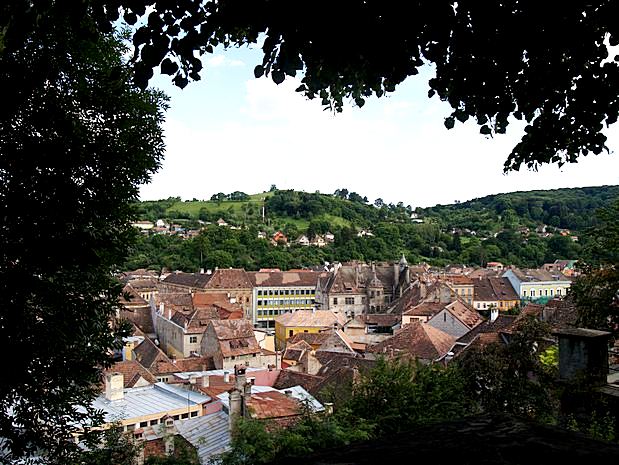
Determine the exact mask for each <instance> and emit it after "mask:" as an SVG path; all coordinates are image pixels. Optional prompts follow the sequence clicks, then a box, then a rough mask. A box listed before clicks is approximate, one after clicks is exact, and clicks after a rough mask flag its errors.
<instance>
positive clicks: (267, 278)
mask: <svg viewBox="0 0 619 465" xmlns="http://www.w3.org/2000/svg"><path fill="white" fill-rule="evenodd" d="M248 275H249V277H250V279H251V281H252V284H253V285H254V286H255V287H287V286H308V287H316V284H317V283H318V279H319V278H321V277H326V276H327V275H328V273H327V272H326V271H324V272H316V271H310V270H307V271H305V270H303V271H270V272H260V271H257V272H250V273H248Z"/></svg>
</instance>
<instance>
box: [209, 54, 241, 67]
mask: <svg viewBox="0 0 619 465" xmlns="http://www.w3.org/2000/svg"><path fill="white" fill-rule="evenodd" d="M205 65H206V66H209V67H211V68H222V67H237V66H245V63H243V62H242V61H241V60H236V59H233V58H228V57H226V56H225V55H222V54H217V55H212V56H209V57H208V58H207V59H206V60H205Z"/></svg>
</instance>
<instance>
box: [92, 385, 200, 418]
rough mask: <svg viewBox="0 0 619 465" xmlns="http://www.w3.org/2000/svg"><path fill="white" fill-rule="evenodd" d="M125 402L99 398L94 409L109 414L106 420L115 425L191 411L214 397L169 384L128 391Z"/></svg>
mask: <svg viewBox="0 0 619 465" xmlns="http://www.w3.org/2000/svg"><path fill="white" fill-rule="evenodd" d="M123 391H124V398H123V399H122V400H115V401H109V400H107V399H106V398H105V396H103V395H100V396H98V397H97V398H96V399H95V400H94V402H93V403H92V406H93V407H94V408H96V409H100V410H103V411H104V412H105V421H106V422H113V421H117V420H125V419H129V418H136V417H141V416H146V415H156V414H161V415H164V414H165V413H166V412H169V411H172V410H178V409H183V408H184V409H187V407H188V406H189V405H197V404H203V403H206V402H209V401H210V400H211V398H210V397H207V396H204V395H202V394H198V393H196V392H193V391H189V390H185V389H180V388H177V387H174V386H171V385H168V384H165V383H156V384H153V385H150V386H144V387H139V388H129V389H124V390H123Z"/></svg>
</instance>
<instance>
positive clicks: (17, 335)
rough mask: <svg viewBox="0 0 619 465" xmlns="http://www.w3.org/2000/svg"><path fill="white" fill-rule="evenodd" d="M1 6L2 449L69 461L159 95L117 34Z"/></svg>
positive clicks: (109, 311)
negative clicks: (5, 361)
mask: <svg viewBox="0 0 619 465" xmlns="http://www.w3.org/2000/svg"><path fill="white" fill-rule="evenodd" d="M41 3H42V2H38V3H37V6H40V5H41ZM20 5H21V4H20ZM48 6H49V5H48ZM65 6H66V7H68V8H69V9H75V10H76V12H79V13H83V11H82V10H81V9H82V8H83V4H82V3H80V4H79V5H75V6H73V5H65ZM0 8H1V12H2V14H1V15H0V18H1V21H0V30H2V31H3V35H1V36H0V84H1V85H2V88H3V89H5V90H6V92H5V96H4V97H3V103H2V105H0V182H1V183H2V186H3V188H2V190H1V192H0V217H1V218H2V226H1V227H0V243H2V247H1V249H0V293H1V294H2V296H3V301H4V304H3V306H2V310H0V339H1V340H2V341H3V348H4V353H5V355H7V356H8V355H10V357H11V369H10V373H9V372H7V373H6V375H5V376H2V377H1V379H0V437H4V438H6V442H5V443H4V446H5V447H6V451H3V452H6V453H8V454H9V455H8V456H5V457H0V461H2V460H4V459H5V458H7V459H8V460H11V459H15V458H16V457H20V456H22V455H28V454H30V453H33V452H34V451H35V450H37V449H38V448H40V449H41V450H42V451H44V452H43V453H44V454H49V456H50V457H54V459H56V460H58V461H62V460H64V459H63V457H66V456H67V454H69V453H70V452H72V451H75V444H73V443H72V437H71V433H72V432H73V431H74V430H75V429H77V428H79V427H80V425H83V424H84V423H85V424H88V423H89V422H91V421H96V419H97V417H96V416H94V415H93V412H91V411H83V410H78V409H77V406H78V405H83V406H86V405H88V404H89V403H90V400H91V399H92V397H93V395H95V393H96V390H97V384H98V383H99V381H100V368H101V367H102V366H105V365H106V364H108V363H109V361H110V360H109V353H110V350H111V349H112V348H114V347H116V346H117V345H118V344H119V337H120V336H121V335H122V334H123V331H124V330H125V329H124V328H123V327H121V326H118V325H117V324H116V323H112V324H110V323H111V322H112V320H113V317H114V315H115V312H116V309H117V299H118V295H119V293H120V287H119V285H118V283H117V282H116V281H115V280H114V279H113V277H112V272H113V271H115V270H116V267H117V265H118V264H119V263H121V262H122V260H123V257H124V255H125V253H126V250H127V244H128V243H129V242H130V241H131V238H132V237H133V236H134V232H133V231H132V229H131V228H130V226H129V220H130V218H131V217H132V215H133V211H132V209H131V206H130V203H129V202H130V201H132V200H135V199H136V197H137V195H138V185H139V184H140V183H142V182H145V181H146V180H148V179H149V177H150V175H151V173H153V172H154V171H155V170H156V169H157V168H158V166H159V162H160V159H161V157H162V152H163V140H162V132H161V128H160V124H161V122H162V108H163V105H164V99H163V96H162V95H160V94H158V93H153V92H149V91H141V90H140V89H139V88H137V87H136V86H135V85H133V84H131V78H130V70H129V68H128V67H127V66H126V65H125V64H123V62H122V60H121V58H120V57H121V55H122V53H123V52H124V49H123V47H121V45H120V43H119V41H117V40H115V39H113V38H112V37H110V36H105V37H104V36H100V35H99V34H97V33H95V32H94V29H92V26H93V24H92V23H89V22H88V21H86V20H84V21H81V20H80V21H79V22H78V24H77V25H76V24H74V23H73V22H72V21H73V19H72V15H71V14H67V13H68V11H67V10H65V8H63V7H61V6H59V5H55V4H54V6H53V7H50V8H51V9H50V10H48V11H47V12H46V16H44V17H40V18H38V22H37V27H36V28H28V27H27V26H28V25H29V21H32V20H33V17H32V16H31V15H32V14H33V13H32V12H30V11H29V12H24V11H22V10H21V9H20V8H18V7H16V2H10V3H9V4H8V5H7V4H3V6H2V7H0ZM34 10H35V13H36V7H35V8H34ZM7 12H8V13H9V16H8V17H9V19H10V20H11V21H12V22H11V23H10V27H8V29H3V28H4V27H5V26H6V23H5V20H6V18H7V16H6V15H7ZM11 15H13V16H11ZM78 26H79V27H78ZM88 31H90V32H88Z"/></svg>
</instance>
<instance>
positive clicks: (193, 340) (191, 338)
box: [189, 336, 198, 344]
mask: <svg viewBox="0 0 619 465" xmlns="http://www.w3.org/2000/svg"><path fill="white" fill-rule="evenodd" d="M197 342H198V336H189V343H190V344H196V343H197Z"/></svg>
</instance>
